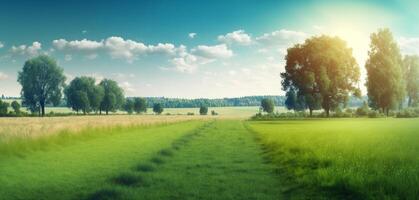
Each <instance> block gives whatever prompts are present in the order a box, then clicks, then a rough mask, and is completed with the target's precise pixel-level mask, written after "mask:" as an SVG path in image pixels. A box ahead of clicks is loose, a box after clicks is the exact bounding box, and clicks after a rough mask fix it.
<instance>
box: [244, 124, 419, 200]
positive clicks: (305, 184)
mask: <svg viewBox="0 0 419 200" xmlns="http://www.w3.org/2000/svg"><path fill="white" fill-rule="evenodd" d="M248 128H249V129H250V130H252V131H253V132H255V133H256V135H257V136H258V139H259V141H260V143H261V144H262V146H263V148H264V151H265V157H266V159H268V160H269V161H270V162H272V163H273V164H275V165H276V166H277V169H276V171H277V173H278V174H280V176H281V177H282V180H283V182H284V183H286V185H287V186H286V187H284V188H283V189H284V191H286V193H287V194H288V195H289V196H294V197H295V196H297V198H298V195H299V194H303V195H302V196H300V197H301V198H302V197H306V196H309V197H311V198H319V197H329V198H332V197H335V198H337V199H416V198H417V197H418V196H419V189H418V187H417V185H418V183H419V157H418V155H419V146H418V144H419V132H418V131H419V120H418V119H393V118H385V119H364V118H362V119H321V120H284V121H275V122H268V121H266V122H250V123H248Z"/></svg>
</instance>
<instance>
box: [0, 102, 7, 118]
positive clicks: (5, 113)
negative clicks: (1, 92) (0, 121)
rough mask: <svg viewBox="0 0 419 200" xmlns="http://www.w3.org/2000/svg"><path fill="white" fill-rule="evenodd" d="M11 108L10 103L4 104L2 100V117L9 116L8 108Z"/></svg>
mask: <svg viewBox="0 0 419 200" xmlns="http://www.w3.org/2000/svg"><path fill="white" fill-rule="evenodd" d="M8 107H9V103H7V102H3V101H2V100H0V116H4V115H7V108H8Z"/></svg>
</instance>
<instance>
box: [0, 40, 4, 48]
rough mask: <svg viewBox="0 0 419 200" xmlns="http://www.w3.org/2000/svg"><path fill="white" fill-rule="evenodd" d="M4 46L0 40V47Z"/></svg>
mask: <svg viewBox="0 0 419 200" xmlns="http://www.w3.org/2000/svg"><path fill="white" fill-rule="evenodd" d="M3 47H4V44H3V42H1V41H0V49H1V48H3Z"/></svg>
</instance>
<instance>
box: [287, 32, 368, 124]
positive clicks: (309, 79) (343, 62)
mask: <svg viewBox="0 0 419 200" xmlns="http://www.w3.org/2000/svg"><path fill="white" fill-rule="evenodd" d="M285 70H286V71H285V72H284V73H281V77H282V78H283V81H282V87H283V89H284V90H285V91H286V92H287V93H286V95H287V100H286V106H287V108H289V109H294V110H297V111H299V110H303V109H305V107H307V108H308V109H309V110H310V114H312V111H313V110H317V109H319V108H320V106H321V107H322V108H323V109H324V110H325V112H326V115H327V116H329V112H330V111H331V110H335V109H336V108H337V107H339V106H341V105H346V103H347V102H348V99H349V96H350V93H352V94H356V95H359V90H358V88H357V86H356V85H357V83H358V81H359V76H360V71H359V67H358V65H357V63H356V61H355V59H354V58H353V56H352V50H351V49H350V48H348V47H347V46H346V42H345V41H343V40H341V39H340V38H337V37H329V36H319V37H312V38H310V39H308V40H306V41H305V43H304V44H297V45H295V46H294V47H292V48H289V49H288V53H287V56H286V66H285Z"/></svg>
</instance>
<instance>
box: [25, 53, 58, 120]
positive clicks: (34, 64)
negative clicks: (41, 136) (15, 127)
mask: <svg viewBox="0 0 419 200" xmlns="http://www.w3.org/2000/svg"><path fill="white" fill-rule="evenodd" d="M64 81H65V76H64V74H63V69H62V68H61V67H59V66H58V65H57V62H56V61H55V60H54V59H52V58H50V57H48V56H46V55H42V56H38V57H35V58H32V59H29V60H28V61H26V62H25V64H24V66H23V69H22V71H20V72H19V74H18V82H19V83H20V84H21V85H22V91H21V94H22V99H23V102H24V103H25V104H26V105H27V106H28V108H29V110H30V111H31V112H38V113H39V114H40V115H42V116H44V115H45V105H46V104H47V103H52V104H54V105H57V104H59V103H60V100H61V96H62V94H61V93H62V89H63V87H64Z"/></svg>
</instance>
